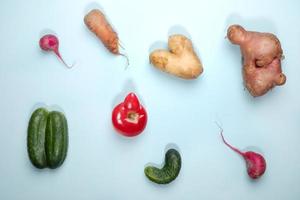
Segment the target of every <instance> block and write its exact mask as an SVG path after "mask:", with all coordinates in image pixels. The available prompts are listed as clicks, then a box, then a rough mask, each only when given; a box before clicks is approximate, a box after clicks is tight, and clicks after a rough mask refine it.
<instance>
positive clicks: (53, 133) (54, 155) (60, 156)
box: [45, 111, 68, 169]
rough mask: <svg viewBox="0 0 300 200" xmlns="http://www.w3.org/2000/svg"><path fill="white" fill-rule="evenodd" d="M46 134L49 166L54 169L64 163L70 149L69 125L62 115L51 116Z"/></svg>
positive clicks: (54, 113) (53, 113) (51, 114)
mask: <svg viewBox="0 0 300 200" xmlns="http://www.w3.org/2000/svg"><path fill="white" fill-rule="evenodd" d="M46 133H47V134H46V145H45V147H46V156H47V164H48V167H50V168H52V169H54V168H57V167H59V166H60V165H61V164H62V163H63V162H64V160H65V158H66V155H67V149H68V125H67V120H66V118H65V116H64V115H63V114H62V113H60V112H56V111H54V112H51V113H50V114H49V116H48V121H47V129H46Z"/></svg>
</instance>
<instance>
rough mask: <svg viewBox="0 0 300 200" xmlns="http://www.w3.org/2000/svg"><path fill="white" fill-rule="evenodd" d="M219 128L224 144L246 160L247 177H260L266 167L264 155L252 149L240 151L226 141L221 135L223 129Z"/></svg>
mask: <svg viewBox="0 0 300 200" xmlns="http://www.w3.org/2000/svg"><path fill="white" fill-rule="evenodd" d="M220 129H221V133H220V134H221V137H222V140H223V142H224V143H225V144H226V146H228V147H229V148H231V149H232V150H233V151H235V152H236V153H238V154H239V155H241V156H242V157H243V158H244V160H245V161H246V167H247V173H248V175H249V177H250V178H252V179H257V178H259V177H261V176H262V175H263V174H264V173H265V171H266V167H267V164H266V160H265V159H264V157H263V156H262V155H260V154H258V153H256V152H253V151H247V152H241V151H240V150H239V149H237V148H235V147H233V146H231V145H230V144H229V143H227V141H226V140H225V138H224V136H223V129H222V128H221V127H220Z"/></svg>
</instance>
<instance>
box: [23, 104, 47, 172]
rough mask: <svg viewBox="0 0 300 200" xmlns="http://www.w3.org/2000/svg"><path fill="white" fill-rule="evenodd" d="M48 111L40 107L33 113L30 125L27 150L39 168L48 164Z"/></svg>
mask: <svg viewBox="0 0 300 200" xmlns="http://www.w3.org/2000/svg"><path fill="white" fill-rule="evenodd" d="M47 117H48V111H47V110H46V109H43V108H39V109H37V110H36V111H34V113H33V114H32V116H31V118H30V121H29V125H28V130H27V132H28V134H27V135H28V136H27V150H28V154H29V158H30V160H31V162H32V164H33V165H34V166H35V167H37V168H40V169H42V168H45V167H46V166H47V161H46V153H45V148H44V147H45V133H46V125H47Z"/></svg>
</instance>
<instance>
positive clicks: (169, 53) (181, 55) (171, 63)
mask: <svg viewBox="0 0 300 200" xmlns="http://www.w3.org/2000/svg"><path fill="white" fill-rule="evenodd" d="M168 48H169V50H163V49H159V50H155V51H153V52H152V53H151V54H150V56H149V59H150V63H152V64H153V65H154V66H155V67H156V68H158V69H159V70H161V71H164V72H167V73H169V74H172V75H175V76H177V77H180V78H183V79H196V78H197V77H198V76H199V75H200V74H202V72H203V66H202V63H201V61H200V59H199V58H198V56H197V55H196V53H195V51H194V49H193V44H192V42H191V40H190V39H188V38H187V37H185V36H184V35H179V34H177V35H171V36H170V37H169V41H168Z"/></svg>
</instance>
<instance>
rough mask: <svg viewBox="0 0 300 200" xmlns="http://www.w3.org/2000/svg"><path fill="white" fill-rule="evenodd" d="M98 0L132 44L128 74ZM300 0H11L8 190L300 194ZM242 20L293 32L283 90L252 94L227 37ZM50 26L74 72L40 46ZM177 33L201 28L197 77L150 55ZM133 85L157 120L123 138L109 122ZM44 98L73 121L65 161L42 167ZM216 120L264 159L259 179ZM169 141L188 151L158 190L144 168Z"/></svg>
mask: <svg viewBox="0 0 300 200" xmlns="http://www.w3.org/2000/svg"><path fill="white" fill-rule="evenodd" d="M97 3H99V5H100V6H101V7H102V8H103V9H104V12H105V13H106V15H107V17H108V18H109V20H110V21H111V23H112V24H113V26H114V27H115V28H116V30H117V32H118V33H119V37H120V39H121V41H122V43H123V44H124V46H125V48H126V52H127V53H128V55H129V59H130V66H129V67H128V69H127V70H125V59H124V58H122V57H120V56H114V55H111V54H110V53H108V52H107V50H106V49H105V48H104V47H103V45H102V44H101V43H100V42H99V41H98V40H97V39H96V38H95V37H94V36H93V35H92V34H91V33H90V32H89V31H88V30H87V28H86V27H85V25H84V23H83V17H84V14H85V13H86V11H87V10H88V9H89V8H92V7H94V6H97ZM299 10H300V1H297V0H289V1H274V0H272V1H258V0H248V1H237V0H226V1H217V0H209V1H196V0H185V1H179V0H165V1H162V0H151V1H140V0H127V1H123V0H102V1H98V2H96V3H95V2H91V1H88V0H80V1H72V0H66V1H61V0H52V1H47V0H40V1H34V0H26V1H17V0H1V3H0V23H1V25H0V30H1V31H0V34H1V37H0V44H1V45H0V58H1V59H0V91H1V92H0V102H1V103H0V128H1V129H0V158H1V164H0V199H1V200H17V199H20V200H21V199H31V200H35V199H43V200H50V199H55V200H60V199H72V200H82V199H89V200H97V199H110V200H121V199H128V200H129V199H132V200H138V199H143V200H154V199H155V200H159V199H161V200H165V199H170V200H183V199H185V200H196V199H210V200H214V199H215V200H217V199H231V200H241V199H242V200H247V199H249V200H250V199H251V200H253V199H256V200H259V199H261V200H265V199H272V200H282V199H286V200H298V199H300V189H299V187H300V173H299V169H300V156H299V152H300V145H299V141H300V132H299V130H300V123H299V121H300V106H299V102H300V95H299V91H300V82H299V81H300V60H299V57H300V56H299V54H300V26H299V21H300V12H299ZM232 23H240V24H242V25H244V26H245V27H246V28H248V29H251V30H257V31H266V32H273V33H275V34H276V35H277V36H278V37H279V38H280V40H281V43H282V47H283V49H284V54H285V57H286V59H285V60H284V61H283V70H284V73H285V74H286V76H287V78H288V79H287V83H286V84H285V85H284V86H283V87H277V88H276V89H274V90H272V91H271V92H269V93H268V94H267V95H265V96H263V97H260V98H255V99H254V98H252V97H251V96H250V95H249V94H248V92H247V91H246V90H244V87H243V84H242V76H241V60H240V52H239V49H238V47H236V46H233V45H231V44H230V43H229V42H228V41H227V40H226V39H224V37H225V35H226V29H227V27H228V25H229V24H232ZM183 28H184V29H185V31H183V30H182V29H183ZM47 30H51V31H54V32H55V33H56V34H57V35H58V37H59V39H60V51H61V54H62V55H63V57H64V58H65V60H66V62H68V63H72V62H73V61H75V62H76V66H75V67H74V69H72V70H67V69H66V68H64V66H63V65H62V64H61V63H60V62H59V61H58V60H57V58H56V57H55V56H54V55H53V54H51V53H44V52H42V51H41V50H40V48H39V46H38V40H39V37H40V36H41V34H42V33H45V31H47ZM176 32H177V33H182V32H187V33H188V35H189V36H190V37H191V39H192V41H193V43H194V46H195V48H196V49H197V52H198V54H199V56H200V58H201V59H202V62H203V64H204V74H203V75H202V76H201V77H200V78H199V79H197V80H195V81H184V80H180V79H178V78H175V77H172V76H170V75H166V74H164V73H162V72H160V71H157V70H156V69H154V68H153V67H152V66H151V65H149V61H148V55H149V52H150V50H151V49H153V48H156V47H157V46H159V45H161V42H157V41H162V42H166V41H167V37H168V34H171V33H176ZM128 91H135V92H136V93H137V94H138V96H139V97H140V99H141V101H142V102H143V104H144V106H145V107H146V108H147V111H148V114H149V121H148V125H147V128H146V130H145V131H144V133H143V134H142V135H140V136H138V137H136V138H134V139H127V138H124V137H122V136H119V135H118V134H117V133H116V132H115V131H114V130H113V128H112V125H111V119H110V118H111V111H112V108H113V107H114V105H116V104H117V103H118V102H120V101H121V100H122V99H123V98H124V96H125V94H126V93H127V92H128ZM41 104H47V105H48V106H50V107H52V108H58V109H62V110H63V111H64V112H65V114H66V116H67V118H68V123H69V139H70V144H69V152H68V156H67V159H66V161H65V163H64V165H63V166H62V167H61V168H59V169H58V170H47V169H46V170H37V169H35V168H34V167H32V165H31V163H30V161H29V159H28V155H27V150H26V135H27V133H26V130H27V125H28V120H29V116H30V115H31V113H32V111H33V109H34V108H36V107H37V106H38V105H41ZM214 121H218V122H219V123H220V124H221V125H222V126H223V128H224V134H225V136H226V138H227V139H228V141H229V142H230V143H232V144H233V145H235V146H237V147H238V148H240V149H242V150H245V149H252V150H257V151H260V152H261V153H263V154H264V155H265V158H266V160H267V164H268V167H267V171H266V173H265V175H264V176H263V177H262V178H261V179H260V180H259V181H255V182H253V181H251V180H250V179H249V178H248V177H247V174H246V169H245V164H244V162H243V160H242V159H241V158H240V157H239V156H238V155H236V154H235V153H233V152H232V151H230V150H229V149H228V148H227V147H226V146H225V145H224V144H223V143H222V141H221V138H220V135H219V129H218V128H217V126H216V125H215V123H214ZM168 144H175V145H176V146H177V147H178V148H179V150H180V152H181V155H182V160H183V165H182V170H181V173H180V175H179V177H178V178H177V180H176V181H175V182H173V183H171V184H170V185H167V186H158V185H155V184H153V183H151V182H150V181H148V180H147V179H146V178H145V176H144V174H143V169H144V166H145V165H146V164H147V163H149V162H151V163H158V164H159V163H161V162H162V161H163V157H164V152H165V148H166V146H167V145H168Z"/></svg>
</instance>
